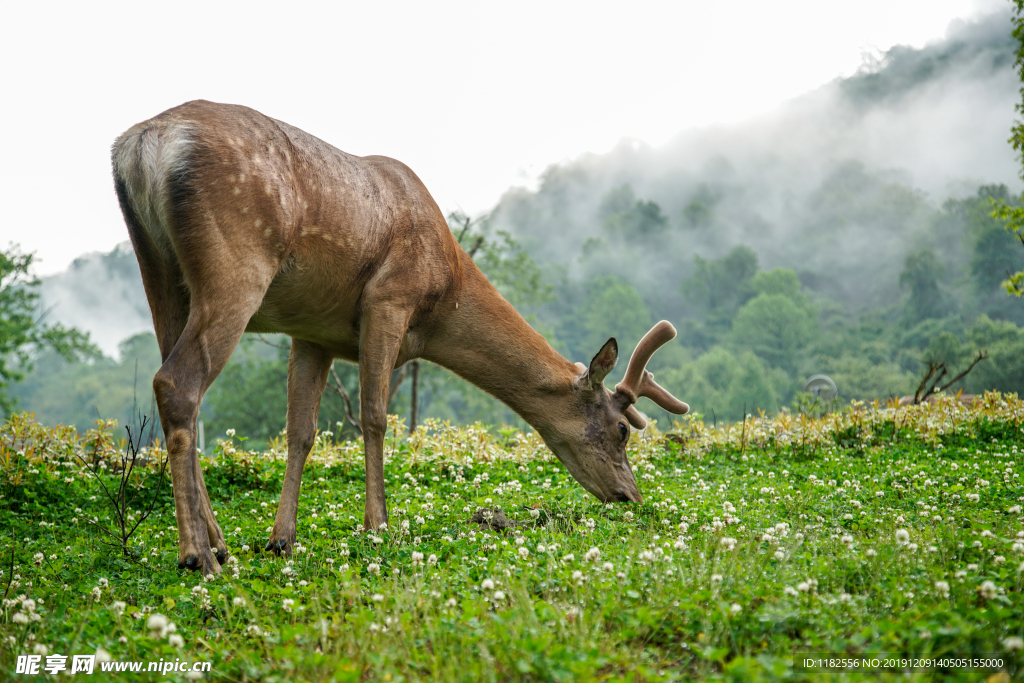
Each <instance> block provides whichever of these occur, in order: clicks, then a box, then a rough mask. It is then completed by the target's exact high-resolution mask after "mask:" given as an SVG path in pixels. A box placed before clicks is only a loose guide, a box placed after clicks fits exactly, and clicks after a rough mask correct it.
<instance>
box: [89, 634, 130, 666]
mask: <svg viewBox="0 0 1024 683" xmlns="http://www.w3.org/2000/svg"><path fill="white" fill-rule="evenodd" d="M121 637H122V638H124V636H121ZM125 642H128V639H127V638H125ZM111 659H112V657H111V656H110V653H109V652H107V651H106V650H104V649H103V648H102V647H98V648H96V661H97V662H109V661H110V660H111Z"/></svg>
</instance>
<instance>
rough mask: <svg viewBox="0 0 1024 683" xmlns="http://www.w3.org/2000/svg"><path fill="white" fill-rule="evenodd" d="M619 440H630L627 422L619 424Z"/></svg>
mask: <svg viewBox="0 0 1024 683" xmlns="http://www.w3.org/2000/svg"><path fill="white" fill-rule="evenodd" d="M619 438H620V439H622V440H623V441H625V440H626V439H628V438H629V427H627V426H626V423H625V422H620V423H619Z"/></svg>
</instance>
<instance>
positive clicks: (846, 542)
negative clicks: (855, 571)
mask: <svg viewBox="0 0 1024 683" xmlns="http://www.w3.org/2000/svg"><path fill="white" fill-rule="evenodd" d="M839 540H840V541H842V542H843V545H845V546H847V547H849V546H850V545H852V544H853V536H850V535H849V534H846V535H844V536H843V537H842V538H841V539H839Z"/></svg>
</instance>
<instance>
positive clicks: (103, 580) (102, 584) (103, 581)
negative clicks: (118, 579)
mask: <svg viewBox="0 0 1024 683" xmlns="http://www.w3.org/2000/svg"><path fill="white" fill-rule="evenodd" d="M96 583H98V584H99V585H100V588H106V587H107V586H109V585H110V582H109V581H107V579H106V578H105V577H102V576H101V577H100V580H99V581H97V582H96Z"/></svg>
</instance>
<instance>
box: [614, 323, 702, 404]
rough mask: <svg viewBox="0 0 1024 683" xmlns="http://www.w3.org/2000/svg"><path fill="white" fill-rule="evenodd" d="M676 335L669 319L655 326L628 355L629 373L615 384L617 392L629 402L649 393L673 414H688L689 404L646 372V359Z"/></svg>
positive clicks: (651, 397) (656, 401) (649, 396)
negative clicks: (631, 353)
mask: <svg viewBox="0 0 1024 683" xmlns="http://www.w3.org/2000/svg"><path fill="white" fill-rule="evenodd" d="M675 337H676V328H674V327H672V323H670V322H669V321H667V320H662V321H661V322H659V323H658V324H657V325H655V326H654V327H652V328H651V331H650V332H648V333H647V334H645V335H644V338H643V339H641V340H640V343H639V344H637V345H636V349H635V350H634V351H633V355H632V356H630V358H629V366H627V367H626V376H625V377H623V378H622V381H621V382H619V383H618V384H616V385H615V392H616V393H621V394H623V395H624V396H626V397H627V398H628V399H629V402H630V404H633V403H636V400H637V399H638V398H639V397H641V396H646V397H647V398H649V399H651V400H652V401H654V402H655V403H656V404H658V405H659V406H660V407H662V408H664V409H665V410H667V411H668V412H670V413H675V414H676V415H684V414H686V413H687V412H688V411H689V410H690V406H688V405H686V404H685V403H683V402H682V401H680V400H679V399H678V398H676V397H675V396H673V395H672V394H670V393H668V392H667V391H665V389H663V388H662V387H661V386H659V385H658V383H657V382H655V381H654V375H653V374H652V373H650V372H648V371H647V361H649V360H650V359H651V356H653V355H654V352H655V351H657V350H658V349H659V348H660V347H662V346H664V345H665V344H667V343H668V342H670V341H672V340H673V339H675ZM631 422H632V420H631Z"/></svg>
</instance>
